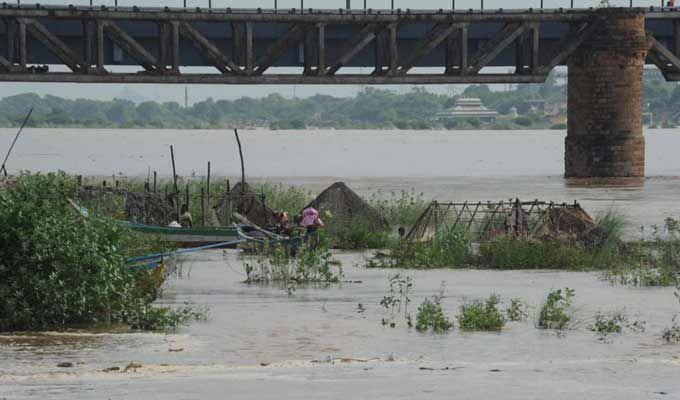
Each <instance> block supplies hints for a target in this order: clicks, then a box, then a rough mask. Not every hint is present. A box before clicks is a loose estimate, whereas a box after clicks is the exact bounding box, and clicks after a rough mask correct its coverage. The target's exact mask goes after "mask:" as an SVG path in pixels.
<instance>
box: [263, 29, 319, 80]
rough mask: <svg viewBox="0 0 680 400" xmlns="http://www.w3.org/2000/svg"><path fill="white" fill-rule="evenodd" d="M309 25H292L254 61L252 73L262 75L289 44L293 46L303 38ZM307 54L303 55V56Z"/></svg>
mask: <svg viewBox="0 0 680 400" xmlns="http://www.w3.org/2000/svg"><path fill="white" fill-rule="evenodd" d="M309 28H310V27H309V26H308V25H304V24H296V25H293V27H292V28H290V29H289V30H288V32H286V33H285V34H284V35H283V36H281V37H280V38H279V39H278V40H277V41H276V42H274V44H272V45H271V46H270V47H269V48H268V49H267V51H266V52H265V54H264V55H263V56H262V57H261V58H260V59H259V60H257V61H256V62H255V68H254V70H253V74H254V75H262V74H263V73H264V72H265V71H266V70H267V69H269V67H271V66H272V64H274V62H276V60H278V59H279V58H280V57H281V56H282V55H283V53H285V52H286V51H287V50H288V49H290V47H291V46H295V45H297V44H298V43H300V41H302V39H304V37H305V34H306V33H307V30H308V29H309ZM306 57H307V55H305V58H306Z"/></svg>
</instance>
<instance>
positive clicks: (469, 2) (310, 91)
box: [0, 0, 660, 103]
mask: <svg viewBox="0 0 680 400" xmlns="http://www.w3.org/2000/svg"><path fill="white" fill-rule="evenodd" d="M6 1H7V2H8V3H9V2H12V0H6ZM570 1H571V0H544V6H545V7H548V8H558V7H569V4H570ZM21 2H22V3H24V4H28V3H37V2H39V3H40V4H43V5H68V4H74V5H89V0H34V1H27V0H22V1H21ZM366 2H367V6H368V7H370V8H375V9H378V8H389V7H390V2H391V0H366ZM480 2H481V0H456V8H460V9H467V8H479V7H480ZM599 2H600V0H574V5H575V6H576V7H591V6H596V5H597V4H599ZM394 3H395V7H398V8H399V7H400V8H413V9H427V8H433V9H436V8H451V4H452V1H451V0H394ZM609 3H610V4H611V5H615V6H628V4H629V0H610V2H609ZM93 4H95V5H101V4H108V5H113V4H114V0H93ZM118 4H119V5H120V6H131V5H139V6H154V7H162V6H170V7H181V6H182V5H183V0H172V1H153V0H119V1H118ZM633 4H634V5H635V6H650V5H659V4H660V0H634V1H633ZM212 5H213V7H233V8H257V7H263V8H271V7H273V5H274V0H212ZM345 5H346V0H304V6H305V8H307V7H313V8H341V7H342V8H344V7H345ZM351 5H352V7H353V8H362V7H363V6H364V0H351ZM187 6H189V7H207V6H208V0H187ZM278 6H279V8H292V7H300V0H278ZM539 6H540V0H484V8H491V9H494V8H496V9H497V8H505V9H510V8H529V7H536V8H538V7H539ZM188 87H189V94H190V101H191V102H192V103H193V102H196V101H200V100H204V99H206V98H208V97H212V98H214V99H234V98H239V97H242V96H251V97H260V96H266V95H268V94H270V93H280V94H281V95H283V96H285V97H293V96H297V97H307V96H311V95H314V94H317V93H324V94H329V95H334V96H352V95H354V94H355V93H356V92H357V91H358V90H361V87H360V86H305V85H297V86H295V87H293V86H265V85H262V86H238V85H232V86H226V85H189V86H188ZM184 88H185V85H166V84H164V85H118V84H107V85H87V84H56V83H49V84H48V83H43V84H29V83H5V82H2V83H0V96H2V97H5V96H10V95H14V94H18V93H24V92H36V93H39V94H52V95H55V96H61V97H67V98H79V97H86V98H93V99H101V100H110V99H112V98H114V97H134V98H137V99H139V100H142V99H150V100H156V101H177V102H180V103H181V102H183V101H184ZM387 88H389V89H391V90H396V91H408V90H410V87H408V86H397V87H387ZM461 88H462V86H459V87H457V88H456V87H455V86H454V85H445V86H432V87H428V90H431V91H437V92H442V93H453V92H454V91H456V90H460V89H461Z"/></svg>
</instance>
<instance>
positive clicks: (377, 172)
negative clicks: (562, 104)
mask: <svg viewBox="0 0 680 400" xmlns="http://www.w3.org/2000/svg"><path fill="white" fill-rule="evenodd" d="M14 134H15V131H14V130H8V129H0V149H3V148H6V147H9V144H10V143H11V140H12V139H13V137H14ZM564 136H565V132H563V131H501V132H490V131H480V132H477V131H465V132H460V131H457V132H455V131H451V132H447V131H416V132H405V131H278V132H272V131H242V132H241V138H242V141H243V147H244V152H245V158H246V174H247V175H248V177H249V179H250V180H267V181H270V182H274V183H279V182H281V183H286V184H294V185H304V186H306V187H308V188H310V189H311V190H312V191H314V192H319V191H320V190H322V189H323V188H324V187H326V186H328V185H329V184H330V183H332V182H334V181H336V180H344V181H345V182H347V183H348V184H349V185H350V186H351V187H352V188H353V189H355V190H357V191H358V192H359V193H362V194H368V193H374V192H376V191H378V190H381V191H383V192H385V193H388V192H390V191H394V190H402V189H404V190H410V189H411V188H414V189H415V191H416V192H418V193H423V194H424V196H425V198H427V199H437V200H440V201H447V200H448V201H461V202H462V201H474V202H477V201H487V200H491V201H499V200H503V199H510V198H515V197H519V198H520V199H523V200H526V199H528V200H533V199H536V198H538V199H541V200H546V201H555V202H573V201H579V202H581V204H582V205H583V206H584V207H585V208H586V210H588V211H589V212H591V213H593V214H596V213H597V212H598V211H599V210H605V209H610V208H615V209H618V210H620V211H621V212H622V213H624V214H625V215H627V216H628V218H629V219H630V221H631V223H632V225H631V228H630V229H631V231H633V232H634V231H636V230H637V227H639V226H642V225H645V226H649V225H651V224H660V223H662V222H663V220H664V218H666V217H669V216H673V215H680V202H678V201H677V198H678V195H680V178H679V177H680V158H679V157H678V149H680V132H677V131H676V130H651V131H648V132H646V138H647V179H646V180H645V181H644V184H643V185H642V186H640V187H633V188H630V187H629V188H611V187H609V188H582V187H574V186H570V185H568V184H567V183H566V182H565V180H564V179H563V178H562V175H563V173H564ZM170 145H174V148H175V156H176V162H177V173H178V174H179V175H184V176H191V175H196V176H202V175H205V174H206V169H207V161H211V162H212V171H213V173H214V174H215V175H218V176H226V177H232V178H234V177H237V176H239V174H240V170H241V169H240V163H239V157H238V150H237V147H236V140H235V139H234V135H233V132H231V131H200V130H193V131H169V130H161V131H149V130H78V129H29V130H27V131H26V132H25V133H24V134H23V135H22V137H21V139H20V141H19V143H18V145H17V147H16V149H15V152H14V154H13V156H12V158H11V159H10V161H9V169H10V171H19V170H26V169H30V170H33V171H55V170H64V171H68V172H71V173H75V174H82V175H96V176H103V177H111V176H114V175H115V176H118V177H120V176H121V175H122V176H127V177H134V176H138V177H140V176H141V177H144V178H146V176H147V173H148V172H149V171H151V172H153V171H158V173H159V174H161V175H165V176H172V164H171V162H170V150H169V146H170ZM109 180H110V178H109Z"/></svg>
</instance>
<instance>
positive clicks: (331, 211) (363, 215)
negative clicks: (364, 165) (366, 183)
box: [301, 182, 389, 230]
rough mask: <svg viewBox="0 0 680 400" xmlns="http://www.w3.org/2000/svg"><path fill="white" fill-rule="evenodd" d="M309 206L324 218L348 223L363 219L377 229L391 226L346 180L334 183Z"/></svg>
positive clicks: (362, 220)
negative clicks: (346, 183)
mask: <svg viewBox="0 0 680 400" xmlns="http://www.w3.org/2000/svg"><path fill="white" fill-rule="evenodd" d="M308 207H314V208H316V209H317V210H318V211H319V214H320V216H321V218H322V219H324V218H325V219H328V220H332V221H334V222H338V221H342V222H346V223H352V222H357V221H361V222H364V223H367V224H368V226H369V227H370V228H371V229H375V230H385V229H388V228H389V224H388V223H387V221H386V220H385V218H383V216H382V215H380V213H379V212H378V211H377V210H376V209H374V208H373V207H371V206H370V205H369V204H368V203H366V201H364V199H362V198H361V197H359V195H358V194H356V193H355V192H354V191H353V190H352V189H350V188H349V187H348V186H347V185H345V183H344V182H336V183H334V184H332V185H331V186H330V187H328V188H327V189H326V190H324V191H323V192H321V194H319V196H318V197H317V198H316V199H314V200H312V201H311V202H310V203H309V204H307V206H306V207H305V208H308ZM301 211H302V210H301Z"/></svg>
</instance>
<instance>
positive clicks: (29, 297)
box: [0, 174, 185, 331]
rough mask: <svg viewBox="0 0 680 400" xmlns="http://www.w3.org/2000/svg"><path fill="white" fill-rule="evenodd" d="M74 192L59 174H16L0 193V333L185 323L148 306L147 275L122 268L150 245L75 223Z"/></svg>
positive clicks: (116, 230)
mask: <svg viewBox="0 0 680 400" xmlns="http://www.w3.org/2000/svg"><path fill="white" fill-rule="evenodd" d="M76 188H77V183H76V181H75V179H73V178H70V177H68V176H66V175H65V174H48V175H28V174H24V175H21V176H20V177H19V178H18V180H17V182H16V184H14V185H12V186H11V187H9V188H5V189H0V226H2V227H3V229H2V230H1V231H0V298H2V299H3V301H2V303H0V331H16V330H44V329H64V328H67V327H70V326H76V325H77V326H83V325H89V324H117V323H123V324H127V325H129V326H131V327H132V328H134V329H143V328H148V327H151V328H153V329H166V328H172V327H174V326H176V325H177V324H180V323H183V322H185V320H183V318H182V316H181V315H180V314H181V313H180V312H176V311H175V310H172V309H170V308H154V307H152V306H151V302H152V301H153V300H154V298H155V295H156V290H155V289H157V287H156V286H155V285H154V283H153V282H154V280H155V278H154V276H153V273H152V272H147V271H136V270H133V269H130V268H129V267H128V266H127V265H126V258H127V257H130V256H134V255H140V254H148V253H149V252H153V251H156V250H158V249H157V248H154V247H153V246H154V244H153V243H152V242H149V241H147V240H145V239H144V238H142V237H140V236H138V235H136V234H134V233H132V232H131V231H129V230H127V229H125V228H121V227H119V226H118V225H116V224H115V223H114V222H113V221H110V220H104V219H95V218H83V217H82V216H81V215H80V214H78V213H77V212H76V211H75V210H73V209H72V208H71V206H70V205H69V204H68V203H67V201H66V200H65V197H66V196H73V195H75V193H76Z"/></svg>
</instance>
